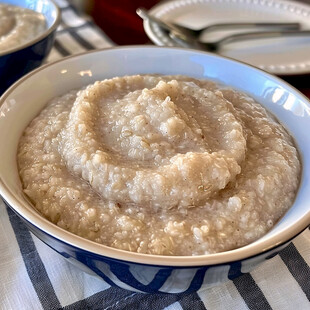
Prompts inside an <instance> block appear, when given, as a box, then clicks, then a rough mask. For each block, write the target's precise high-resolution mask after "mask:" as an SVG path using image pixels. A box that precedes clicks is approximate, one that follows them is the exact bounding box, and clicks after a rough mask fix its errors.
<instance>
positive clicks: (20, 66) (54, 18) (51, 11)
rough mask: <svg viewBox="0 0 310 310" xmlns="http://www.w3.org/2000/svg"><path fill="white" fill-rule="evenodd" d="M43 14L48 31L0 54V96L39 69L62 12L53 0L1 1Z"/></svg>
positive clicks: (50, 44)
mask: <svg viewBox="0 0 310 310" xmlns="http://www.w3.org/2000/svg"><path fill="white" fill-rule="evenodd" d="M1 3H4V4H10V5H16V6H19V7H22V8H27V9H31V10H34V11H36V12H38V13H41V14H43V16H44V17H45V20H46V24H47V27H46V30H45V31H44V32H43V33H42V34H41V35H40V36H38V37H36V38H34V39H33V40H31V41H29V42H26V43H24V44H22V45H19V46H17V47H16V48H12V49H9V50H6V51H4V52H0V95H1V94H2V93H3V92H4V91H5V90H6V89H7V88H8V87H9V86H10V85H11V84H13V83H14V82H15V81H17V80H18V79H19V78H20V77H22V76H23V75H25V74H26V73H28V72H30V71H31V70H33V69H35V68H37V67H39V66H40V65H41V64H42V62H43V61H44V59H45V58H46V56H47V55H48V54H49V52H50V50H51V48H52V46H53V43H54V37H55V31H56V28H57V26H58V24H59V22H60V10H59V8H58V7H57V6H56V4H55V3H54V2H53V1H51V0H31V1H29V0H1Z"/></svg>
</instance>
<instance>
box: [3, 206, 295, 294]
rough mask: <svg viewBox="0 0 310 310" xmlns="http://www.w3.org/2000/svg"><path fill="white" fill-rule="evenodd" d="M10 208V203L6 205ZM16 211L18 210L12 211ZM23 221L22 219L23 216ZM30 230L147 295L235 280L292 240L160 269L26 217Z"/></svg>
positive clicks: (86, 266)
mask: <svg viewBox="0 0 310 310" xmlns="http://www.w3.org/2000/svg"><path fill="white" fill-rule="evenodd" d="M6 204H7V205H8V203H7V202H6ZM12 209H13V210H14V208H12ZM21 218H22V217H21ZM22 220H23V221H24V223H25V224H26V226H27V227H28V228H29V230H30V231H31V232H32V233H33V234H34V235H36V236H37V237H38V238H39V239H41V240H42V241H43V242H44V243H45V244H47V245H48V246H50V247H51V248H52V249H54V250H55V251H57V252H58V253H59V254H61V255H62V256H63V257H64V258H65V259H67V260H68V261H69V262H70V263H72V264H74V265H76V266H77V267H79V268H80V269H82V270H84V271H85V272H87V273H89V274H92V275H96V276H98V277H100V278H102V279H103V280H104V281H105V282H107V283H108V284H110V285H111V286H115V285H116V286H119V287H121V288H124V289H127V290H131V291H136V292H143V293H176V294H179V293H190V292H196V291H199V290H200V289H206V288H208V287H213V286H216V285H219V284H221V283H223V282H226V281H228V280H233V279H235V278H237V277H239V276H241V275H242V274H244V273H247V272H250V271H252V270H253V269H254V268H255V267H257V266H258V265H259V264H261V263H262V262H264V261H265V260H268V259H270V258H272V257H274V256H275V255H276V254H277V253H278V252H279V251H281V250H282V249H283V248H285V247H286V246H287V245H288V244H289V241H287V242H285V243H283V244H281V245H279V246H277V247H275V248H272V249H270V250H269V251H266V252H264V253H260V254H258V255H255V256H252V257H249V258H246V259H244V260H241V261H234V262H229V263H227V264H215V265H208V266H195V267H188V266H184V267H182V266H177V267H176V266H157V265H148V264H139V263H130V262H126V261H122V260H117V259H112V258H109V257H105V256H102V255H97V254H94V253H91V252H88V251H85V250H83V249H80V248H78V247H76V246H73V245H70V244H69V243H67V242H64V241H61V240H59V239H56V238H54V237H53V236H51V235H49V234H47V233H46V232H44V231H42V230H41V229H39V228H38V227H36V226H35V225H32V224H30V223H29V222H28V221H27V220H25V219H24V218H22Z"/></svg>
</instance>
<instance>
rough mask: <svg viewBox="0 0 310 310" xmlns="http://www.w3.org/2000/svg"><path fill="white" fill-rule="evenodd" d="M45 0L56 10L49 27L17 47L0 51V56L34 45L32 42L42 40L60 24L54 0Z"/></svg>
mask: <svg viewBox="0 0 310 310" xmlns="http://www.w3.org/2000/svg"><path fill="white" fill-rule="evenodd" d="M47 1H49V2H50V3H51V4H52V5H53V6H54V9H55V12H56V19H55V21H54V22H53V24H52V25H51V26H50V27H48V28H47V29H46V30H45V31H44V32H42V33H41V34H40V35H39V36H37V37H35V38H34V39H32V40H30V41H27V42H26V43H24V44H21V45H18V46H17V47H13V48H11V49H8V50H5V51H3V52H0V57H2V56H6V55H9V54H13V53H15V52H18V51H21V50H23V49H25V48H27V47H29V46H31V45H34V44H36V43H38V42H40V41H41V40H43V39H44V38H46V37H48V36H49V35H50V34H51V33H53V32H54V31H55V30H56V29H57V27H58V25H59V24H60V19H61V12H60V9H59V7H58V6H57V5H56V3H55V2H54V0H47Z"/></svg>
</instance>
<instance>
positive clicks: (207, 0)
mask: <svg viewBox="0 0 310 310" xmlns="http://www.w3.org/2000/svg"><path fill="white" fill-rule="evenodd" d="M149 13H150V14H152V15H154V16H155V17H157V18H160V19H162V20H166V21H171V22H173V23H178V24H181V25H185V26H188V27H190V28H193V29H199V28H202V27H205V26H207V25H212V24H217V23H236V22H298V23H300V25H301V29H302V30H307V29H310V6H309V5H306V4H302V3H300V2H295V1H283V0H174V1H167V2H163V3H160V4H159V5H156V6H155V7H153V8H152V9H151V10H150V11H149ZM144 29H145V32H146V33H147V35H148V36H149V38H150V39H151V40H152V41H153V42H154V43H155V44H157V45H160V46H181V45H180V44H179V43H176V42H175V41H174V40H172V39H171V38H170V37H169V35H168V34H167V32H165V31H164V30H163V29H162V28H160V27H158V26H157V25H155V24H154V23H151V22H149V21H148V20H146V21H144ZM227 34H231V30H229V31H228V32H227V30H225V31H223V30H221V31H212V32H210V33H206V34H204V35H203V36H202V38H201V39H202V40H205V41H216V40H217V39H220V38H222V37H223V36H225V35H227ZM217 52H218V54H221V55H223V56H226V57H230V58H233V59H236V60H239V61H243V62H246V63H248V64H251V65H253V66H256V67H259V68H261V69H263V70H266V71H269V72H270V73H273V74H277V75H292V74H306V73H310V56H309V55H310V35H308V36H301V37H299V36H296V37H279V38H269V39H266V38H265V39H256V40H247V41H238V42H233V43H229V44H225V45H223V46H222V48H221V49H220V50H219V51H217Z"/></svg>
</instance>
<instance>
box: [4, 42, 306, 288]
mask: <svg viewBox="0 0 310 310" xmlns="http://www.w3.org/2000/svg"><path fill="white" fill-rule="evenodd" d="M143 73H159V74H184V75H188V76H192V77H194V78H201V79H203V78H206V79H211V80H214V81H216V82H218V83H221V84H225V85H229V86H231V87H233V88H235V89H239V90H240V91H242V92H245V93H247V94H249V95H250V96H252V97H253V98H255V99H256V100H257V101H258V102H260V103H261V104H262V105H263V106H265V107H266V108H267V109H268V110H270V111H271V112H272V113H273V114H274V115H275V116H276V117H277V118H278V120H279V121H280V122H281V123H283V124H284V125H285V127H286V128H287V129H288V130H289V132H290V133H291V134H292V136H293V137H294V138H295V141H296V145H297V147H298V149H299V152H300V157H301V161H302V167H303V172H302V176H301V182H300V187H299V191H298V194H297V197H296V200H295V202H294V204H293V205H292V206H291V208H290V209H289V210H288V212H286V214H285V215H284V216H283V217H282V218H281V219H280V221H279V222H278V223H277V224H276V225H275V227H273V229H271V230H270V231H269V232H268V233H267V234H266V235H265V236H263V237H262V238H260V239H258V240H256V241H255V242H253V243H251V244H249V245H247V246H244V247H241V248H238V249H235V250H231V251H226V252H222V253H216V254H207V255H199V256H160V255H147V254H141V253H133V252H127V251H123V250H119V249H116V248H111V247H107V246H105V245H102V244H98V243H94V242H92V241H90V240H87V239H83V238H81V237H79V236H77V235H74V234H72V233H70V232H68V231H65V230H63V229H62V228H60V227H58V226H56V225H54V224H53V223H51V222H49V221H48V220H46V219H45V218H43V217H42V216H41V215H40V214H39V213H38V212H37V211H36V210H35V209H34V208H33V206H32V204H31V203H30V201H29V200H28V199H27V198H26V196H25V195H24V194H23V190H22V186H21V182H20V178H19V174H18V167H17V162H16V152H17V145H18V141H19V139H20V136H21V135H22V132H23V131H24V129H25V127H27V125H28V124H29V122H30V121H31V120H32V119H33V118H34V117H35V116H36V115H37V114H38V113H39V112H40V110H42V109H43V107H44V106H45V104H46V103H47V102H48V101H49V100H50V99H52V98H53V97H56V96H59V95H61V94H64V93H66V92H68V91H69V90H72V89H78V88H81V87H83V86H86V85H88V84H90V83H94V82H95V81H96V80H102V79H105V78H111V77H115V76H123V75H126V74H127V75H132V74H143ZM42 89H44V91H40V90H42ZM0 132H1V135H0V158H1V160H0V194H1V196H2V197H3V199H4V200H5V201H6V203H7V205H8V206H9V207H10V208H11V209H12V210H13V211H14V212H16V213H17V214H18V215H19V216H20V217H21V219H22V220H23V222H24V223H25V224H26V225H27V226H28V228H29V229H30V230H31V231H32V232H33V233H34V234H35V235H36V236H37V237H38V238H40V239H41V240H42V241H43V242H45V243H46V244H48V245H49V246H50V247H51V248H52V249H54V250H55V251H57V252H58V253H60V254H61V255H62V256H63V257H65V258H66V259H67V260H68V261H70V262H71V263H73V264H75V265H76V266H78V267H79V268H81V269H83V270H84V271H87V272H89V273H91V274H96V275H97V276H99V277H101V278H102V279H104V280H105V281H106V282H107V283H109V284H111V285H118V286H120V287H122V288H125V289H129V290H133V291H138V292H146V293H185V292H186V293H188V292H191V291H197V290H200V289H205V288H208V287H211V286H215V285H218V284H220V283H222V282H225V281H227V280H229V279H234V278H236V277H238V276H240V275H242V274H243V273H247V272H249V271H251V270H252V269H253V268H255V267H256V266H257V265H259V264H260V263H262V262H264V261H265V260H266V259H269V258H271V257H273V256H274V255H275V254H277V253H278V252H279V251H280V250H281V249H283V248H284V247H285V246H287V245H288V244H289V242H290V240H292V238H294V237H295V236H297V235H298V234H299V233H301V232H302V231H303V230H304V229H306V227H307V226H308V225H309V223H310V208H309V205H310V190H309V188H310V135H309V132H310V102H309V100H308V99H307V98H306V97H305V96H303V95H302V94H301V93H300V92H298V91H297V90H296V89H294V88H293V87H292V86H290V85H289V84H287V83H286V82H284V81H283V80H281V79H279V78H277V77H275V76H272V75H270V74H268V73H266V72H264V71H261V70H258V69H255V68H254V67H251V66H248V65H245V64H242V63H240V62H236V61H233V60H230V59H227V58H223V57H220V56H218V55H215V54H210V53H204V52H200V51H194V50H186V49H181V48H166V47H154V46H131V47H119V48H111V49H105V50H99V51H98V50H97V51H93V52H89V53H86V54H81V55H77V56H73V57H68V58H66V59H63V60H61V61H57V62H54V63H52V64H48V65H45V66H42V67H40V68H38V69H36V70H35V71H33V72H31V73H29V74H28V75H26V76H25V77H23V78H22V79H20V80H19V81H18V82H16V83H15V84H14V85H13V86H12V87H11V88H10V89H8V90H7V91H6V92H5V93H4V94H3V95H2V97H1V98H0Z"/></svg>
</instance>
